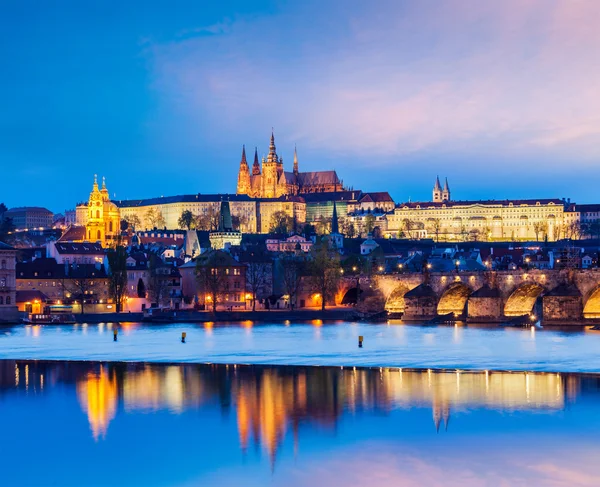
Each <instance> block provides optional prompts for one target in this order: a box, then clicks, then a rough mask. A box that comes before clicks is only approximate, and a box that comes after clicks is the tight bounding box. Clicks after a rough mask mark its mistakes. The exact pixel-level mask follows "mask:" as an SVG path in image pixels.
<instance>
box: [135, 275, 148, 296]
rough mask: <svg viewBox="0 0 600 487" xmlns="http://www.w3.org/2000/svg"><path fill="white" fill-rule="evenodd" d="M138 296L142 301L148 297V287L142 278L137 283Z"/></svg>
mask: <svg viewBox="0 0 600 487" xmlns="http://www.w3.org/2000/svg"><path fill="white" fill-rule="evenodd" d="M137 296H138V298H142V299H143V298H145V297H146V285H145V284H144V280H143V279H142V278H141V277H140V278H139V279H138V283H137Z"/></svg>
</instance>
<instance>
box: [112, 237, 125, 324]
mask: <svg viewBox="0 0 600 487" xmlns="http://www.w3.org/2000/svg"><path fill="white" fill-rule="evenodd" d="M107 258H108V265H109V268H110V274H109V276H108V285H109V293H110V296H111V298H112V299H113V300H114V302H115V305H116V310H117V313H120V312H121V310H122V307H123V301H124V300H125V296H126V294H127V250H126V249H125V247H123V246H122V245H117V246H116V247H115V248H114V249H111V250H110V251H109V252H108V254H107Z"/></svg>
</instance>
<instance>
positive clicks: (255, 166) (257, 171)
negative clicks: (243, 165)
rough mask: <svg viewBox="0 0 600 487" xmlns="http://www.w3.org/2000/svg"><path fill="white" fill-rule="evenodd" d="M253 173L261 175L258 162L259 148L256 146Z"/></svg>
mask: <svg viewBox="0 0 600 487" xmlns="http://www.w3.org/2000/svg"><path fill="white" fill-rule="evenodd" d="M252 175H253V176H260V164H259V163H258V148H257V147H255V148H254V164H252Z"/></svg>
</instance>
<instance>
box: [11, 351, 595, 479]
mask: <svg viewBox="0 0 600 487" xmlns="http://www.w3.org/2000/svg"><path fill="white" fill-rule="evenodd" d="M0 410H1V411H2V414H0V432H1V434H2V441H1V442H0V471H1V472H2V485H7V486H20V485H27V486H30V485H31V486H50V485H59V486H77V487H80V486H87V485H98V486H121V485H127V486H144V487H152V486H181V487H188V486H190V487H191V486H242V485H243V486H265V485H274V486H291V487H296V486H311V487H312V486H344V487H347V486H350V487H355V486H382V487H388V486H389V487H391V486H399V485H402V486H457V487H458V486H461V487H470V486H503V485H506V486H533V485H535V486H540V485H549V486H554V487H557V486H565V487H566V486H597V485H600V463H599V462H598V461H597V458H598V454H599V453H600V443H599V442H598V437H599V434H600V414H599V412H600V380H599V378H598V377H596V376H580V375H577V374H556V373H553V374H546V373H526V372H522V373H516V372H511V373H508V372H488V373H485V372H481V373H473V372H460V373H457V372H456V371H452V372H436V371H408V370H402V371H401V370H397V369H394V370H390V369H385V368H383V369H379V368H371V369H356V370H355V369H354V368H340V367H285V366H239V365H238V366H232V365H229V366H228V365H196V364H184V365H173V364H140V363H129V364H126V363H96V362H65V361H60V362H43V361H31V362H29V361H13V360H0Z"/></svg>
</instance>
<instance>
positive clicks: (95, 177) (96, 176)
mask: <svg viewBox="0 0 600 487" xmlns="http://www.w3.org/2000/svg"><path fill="white" fill-rule="evenodd" d="M93 190H94V191H98V175H97V174H94V187H93Z"/></svg>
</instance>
